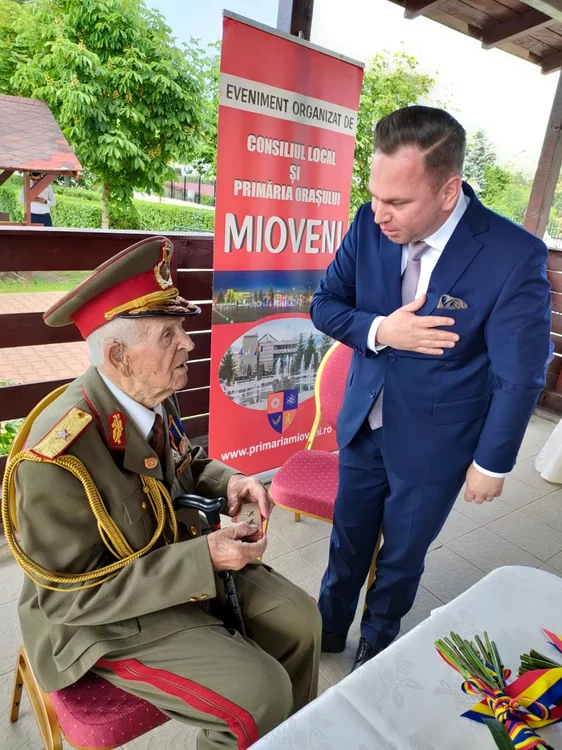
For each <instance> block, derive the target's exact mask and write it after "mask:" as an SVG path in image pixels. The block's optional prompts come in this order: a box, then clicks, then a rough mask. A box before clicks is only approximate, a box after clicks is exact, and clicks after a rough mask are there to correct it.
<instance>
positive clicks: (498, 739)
mask: <svg viewBox="0 0 562 750" xmlns="http://www.w3.org/2000/svg"><path fill="white" fill-rule="evenodd" d="M484 723H485V724H486V726H487V727H488V729H489V730H490V732H491V733H492V737H493V739H494V742H495V743H496V747H497V748H498V749H499V750H515V745H514V744H513V742H512V741H511V738H510V736H509V734H508V733H507V729H506V728H505V726H504V725H503V724H502V723H501V722H499V721H498V720H497V719H484Z"/></svg>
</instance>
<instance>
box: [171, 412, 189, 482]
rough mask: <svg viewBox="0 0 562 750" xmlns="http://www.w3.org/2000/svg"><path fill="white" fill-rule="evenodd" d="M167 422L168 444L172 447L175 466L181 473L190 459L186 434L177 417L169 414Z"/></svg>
mask: <svg viewBox="0 0 562 750" xmlns="http://www.w3.org/2000/svg"><path fill="white" fill-rule="evenodd" d="M168 424H169V434H170V446H171V448H172V457H173V459H174V465H175V466H176V468H178V472H180V473H181V471H183V470H184V469H185V467H186V466H187V464H188V463H189V462H190V461H191V453H190V450H189V440H188V439H187V435H186V434H185V432H184V429H183V425H182V423H181V420H180V419H179V417H174V416H173V415H171V414H170V416H169V423H168ZM180 464H181V466H180Z"/></svg>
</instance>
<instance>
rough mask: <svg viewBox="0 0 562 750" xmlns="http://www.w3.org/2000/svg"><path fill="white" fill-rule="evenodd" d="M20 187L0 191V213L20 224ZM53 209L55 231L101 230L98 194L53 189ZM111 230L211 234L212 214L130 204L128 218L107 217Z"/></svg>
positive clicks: (213, 220) (149, 203)
mask: <svg viewBox="0 0 562 750" xmlns="http://www.w3.org/2000/svg"><path fill="white" fill-rule="evenodd" d="M19 191H20V187H19V186H17V185H15V186H12V185H9V184H8V183H6V184H5V185H3V186H2V187H0V213H4V212H5V213H8V214H9V216H10V220H11V221H23V208H22V206H21V204H20V203H19V200H18V197H19ZM55 192H56V198H57V205H56V206H55V207H54V208H53V210H52V211H51V214H52V217H53V224H54V225H55V226H57V227H76V228H93V229H99V228H100V227H101V202H100V199H99V193H97V192H96V191H94V190H87V189H86V188H65V187H60V186H57V188H56V190H55ZM110 225H111V227H112V229H142V230H145V231H150V232H172V231H173V230H174V228H175V227H182V228H185V229H188V230H190V231H194V232H212V231H213V230H214V226H215V212H214V211H209V210H208V209H200V208H192V207H191V206H189V207H188V206H185V207H184V206H175V205H170V204H168V203H151V202H150V201H140V200H134V201H133V208H132V210H131V211H130V212H129V213H128V214H120V215H118V216H115V215H111V212H110Z"/></svg>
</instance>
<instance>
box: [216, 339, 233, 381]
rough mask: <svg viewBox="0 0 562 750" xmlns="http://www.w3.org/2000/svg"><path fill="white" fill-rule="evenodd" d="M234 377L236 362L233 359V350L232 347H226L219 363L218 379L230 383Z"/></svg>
mask: <svg viewBox="0 0 562 750" xmlns="http://www.w3.org/2000/svg"><path fill="white" fill-rule="evenodd" d="M235 377H236V362H235V359H234V352H233V351H232V349H230V348H228V349H227V350H226V352H225V353H224V356H223V358H222V359H221V363H220V365H219V379H220V380H226V383H227V385H230V384H231V383H232V381H233V380H234V378H235Z"/></svg>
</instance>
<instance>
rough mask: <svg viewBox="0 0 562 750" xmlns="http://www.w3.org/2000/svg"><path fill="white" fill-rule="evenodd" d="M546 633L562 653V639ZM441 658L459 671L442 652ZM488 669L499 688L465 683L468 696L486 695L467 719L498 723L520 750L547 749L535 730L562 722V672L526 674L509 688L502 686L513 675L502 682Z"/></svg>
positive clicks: (477, 682) (506, 673)
mask: <svg viewBox="0 0 562 750" xmlns="http://www.w3.org/2000/svg"><path fill="white" fill-rule="evenodd" d="M544 632H545V633H546V635H547V636H548V638H550V640H551V645H553V646H554V647H555V648H557V649H558V650H559V651H560V652H561V653H562V638H560V637H559V636H556V635H555V634H554V633H551V632H549V631H547V630H545V631H544ZM438 651H439V649H438ZM439 654H440V656H441V657H442V658H443V659H444V660H445V661H446V662H447V664H449V665H450V666H451V667H453V669H456V667H455V665H454V664H452V663H451V662H450V661H449V659H447V658H446V657H445V656H444V655H443V654H442V653H441V651H439ZM486 669H487V670H488V672H489V674H490V677H491V678H492V680H493V682H494V683H495V684H496V685H497V688H496V689H492V688H490V687H489V686H488V685H487V684H486V683H484V682H482V681H481V680H480V679H476V678H472V679H469V680H465V681H464V682H463V684H462V690H463V691H464V692H465V693H467V694H468V695H483V696H484V698H483V700H482V701H480V703H477V704H476V705H475V706H473V707H472V708H471V709H470V710H469V711H466V712H465V713H464V714H463V716H464V717H465V718H467V719H472V720H473V721H478V722H481V723H483V722H484V721H485V720H486V719H489V718H495V719H497V720H498V721H500V722H501V723H502V724H504V726H505V728H506V729H507V732H508V734H509V736H510V738H511V741H512V742H513V745H514V747H515V748H516V750H532V748H535V747H536V746H537V745H544V740H543V739H542V738H541V737H540V736H539V735H538V734H537V733H536V732H535V729H540V728H541V727H546V726H548V725H549V724H555V723H556V722H559V721H561V720H562V705H558V704H562V668H556V669H541V670H533V671H530V672H526V673H525V674H523V675H522V676H521V677H519V678H517V679H516V680H515V681H514V682H512V683H511V684H510V685H507V684H506V685H505V688H503V687H502V685H503V684H505V683H506V682H507V680H508V679H509V677H510V676H511V672H510V671H509V670H507V669H506V670H504V675H503V681H502V680H500V679H499V676H498V674H497V673H496V672H495V670H494V668H493V666H492V665H491V664H486ZM457 671H458V670H457Z"/></svg>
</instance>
